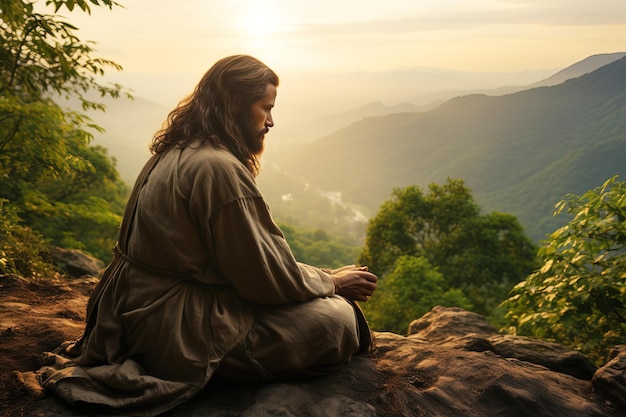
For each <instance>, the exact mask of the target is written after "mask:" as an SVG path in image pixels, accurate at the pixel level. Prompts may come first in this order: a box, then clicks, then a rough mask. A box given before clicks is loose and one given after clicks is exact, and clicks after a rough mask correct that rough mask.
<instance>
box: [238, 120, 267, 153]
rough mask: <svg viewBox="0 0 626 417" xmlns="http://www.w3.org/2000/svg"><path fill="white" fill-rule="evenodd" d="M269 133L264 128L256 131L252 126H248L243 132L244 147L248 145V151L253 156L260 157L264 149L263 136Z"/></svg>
mask: <svg viewBox="0 0 626 417" xmlns="http://www.w3.org/2000/svg"><path fill="white" fill-rule="evenodd" d="M268 131H269V129H268V128H266V127H264V128H263V129H262V130H260V131H259V130H256V128H255V127H254V126H248V127H247V129H246V130H245V132H244V135H245V137H244V139H245V141H246V145H248V150H250V153H251V154H252V155H254V156H261V154H262V153H263V150H264V149H265V140H264V139H265V134H266V133H267V132H268Z"/></svg>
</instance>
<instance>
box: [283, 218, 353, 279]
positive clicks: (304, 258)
mask: <svg viewBox="0 0 626 417" xmlns="http://www.w3.org/2000/svg"><path fill="white" fill-rule="evenodd" d="M280 228H281V230H282V231H283V233H284V234H285V238H286V239H287V242H289V246H290V247H291V250H292V251H293V254H294V256H295V258H296V259H297V260H298V261H300V262H304V263H306V264H309V265H315V266H320V267H326V268H339V267H342V266H344V265H351V264H354V263H355V260H356V258H357V255H358V253H359V250H360V248H359V247H357V246H354V245H351V244H350V243H347V242H344V241H341V240H339V239H336V238H332V237H330V236H329V235H328V233H327V232H325V231H323V230H321V229H317V230H300V229H296V228H294V227H293V226H290V225H287V224H284V223H280Z"/></svg>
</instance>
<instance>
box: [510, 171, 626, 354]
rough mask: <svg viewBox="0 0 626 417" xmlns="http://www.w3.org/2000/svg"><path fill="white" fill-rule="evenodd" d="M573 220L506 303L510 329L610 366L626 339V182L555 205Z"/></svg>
mask: <svg viewBox="0 0 626 417" xmlns="http://www.w3.org/2000/svg"><path fill="white" fill-rule="evenodd" d="M562 211H567V213H569V214H570V215H572V216H573V218H572V220H571V221H570V222H569V223H568V224H567V225H565V226H563V227H562V228H560V229H558V230H557V231H555V232H554V233H553V234H552V235H550V236H549V238H548V239H547V240H546V241H545V242H544V245H543V246H542V247H541V248H540V249H539V252H538V255H539V258H540V259H541V261H542V262H543V266H541V268H539V269H537V270H536V271H535V272H534V273H533V274H531V275H530V276H529V277H528V278H527V279H526V280H524V281H522V282H521V283H519V284H518V285H517V286H515V288H514V289H513V291H512V292H511V296H510V297H509V298H508V299H507V300H506V301H505V302H504V303H503V306H504V307H505V308H506V309H507V310H508V313H507V315H506V317H507V319H508V321H509V327H508V328H507V330H508V331H509V332H511V333H514V334H520V335H527V336H534V337H538V338H543V339H550V340H554V341H557V342H559V343H563V344H565V345H569V346H572V347H574V348H576V349H579V350H581V351H582V352H584V353H585V354H586V355H587V356H589V357H590V358H591V359H594V360H595V361H596V362H598V363H604V361H605V360H606V356H607V353H608V351H609V349H610V348H611V347H612V346H614V345H616V344H619V343H623V342H624V340H626V182H620V181H617V178H616V177H613V178H611V179H609V180H608V181H606V182H605V183H604V184H603V185H602V186H601V187H598V188H595V189H593V190H590V191H588V192H587V193H585V194H583V195H582V196H577V195H574V194H569V195H568V196H566V198H565V199H563V200H562V201H561V202H560V203H559V204H558V205H557V212H556V214H558V213H560V212H562Z"/></svg>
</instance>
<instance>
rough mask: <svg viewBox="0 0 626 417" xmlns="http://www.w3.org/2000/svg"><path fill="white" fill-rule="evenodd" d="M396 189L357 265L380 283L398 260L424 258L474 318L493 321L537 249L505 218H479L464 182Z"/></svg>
mask: <svg viewBox="0 0 626 417" xmlns="http://www.w3.org/2000/svg"><path fill="white" fill-rule="evenodd" d="M429 189H430V193H429V194H428V195H424V193H423V192H422V190H421V189H420V188H419V187H417V186H410V187H407V188H404V189H395V190H394V191H393V194H392V199H391V200H388V201H386V202H385V203H383V205H382V206H381V208H380V210H379V212H378V213H377V215H376V216H375V217H374V218H372V219H371V220H370V223H369V226H368V229H367V236H366V241H365V247H364V250H363V252H362V253H361V256H360V257H359V263H360V264H363V265H368V266H369V268H370V270H372V271H373V272H374V273H377V274H378V275H379V277H381V278H382V280H383V281H384V280H385V279H386V276H387V274H388V273H389V272H390V271H392V269H393V267H394V265H395V262H396V260H397V259H398V258H399V257H401V256H405V255H408V256H413V257H424V258H425V259H427V260H428V261H429V263H430V264H431V265H432V266H433V267H434V268H436V269H437V270H438V271H439V272H440V273H441V274H442V276H443V283H442V288H443V289H444V291H448V290H452V289H455V288H457V289H460V290H461V291H462V292H463V294H464V295H465V296H466V297H467V298H468V300H469V301H470V302H471V304H472V305H473V306H474V309H475V310H476V312H478V313H480V314H484V315H486V316H490V315H493V317H490V319H492V320H495V319H496V317H497V316H498V313H497V308H498V305H499V303H500V302H501V301H502V300H504V299H505V298H506V296H507V294H508V292H509V291H510V289H511V288H512V287H513V286H514V285H515V284H516V283H518V282H519V281H521V280H522V279H524V278H525V277H526V276H527V275H528V274H529V273H530V272H531V271H532V270H533V269H534V267H535V266H536V265H535V261H536V258H535V254H536V248H535V246H534V245H533V244H532V242H531V241H530V240H529V239H528V237H526V236H525V234H524V232H523V230H522V227H521V226H520V224H519V222H518V221H517V219H516V218H515V217H514V216H512V215H509V214H504V213H491V214H486V215H483V214H481V213H480V209H479V207H478V205H477V204H476V203H475V202H474V200H473V197H472V195H471V191H470V190H469V188H467V187H466V186H465V185H464V182H463V180H453V179H448V181H447V182H446V184H444V185H437V184H431V185H430V186H429Z"/></svg>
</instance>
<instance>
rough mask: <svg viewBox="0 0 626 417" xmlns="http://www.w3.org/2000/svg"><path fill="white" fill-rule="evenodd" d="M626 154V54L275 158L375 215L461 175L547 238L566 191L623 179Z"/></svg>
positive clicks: (359, 126) (356, 127) (358, 128)
mask: <svg viewBox="0 0 626 417" xmlns="http://www.w3.org/2000/svg"><path fill="white" fill-rule="evenodd" d="M624 154H626V58H622V59H620V60H618V61H615V62H613V63H611V64H609V65H606V66H604V67H601V68H600V69H598V70H596V71H594V72H592V73H589V74H587V75H584V76H582V77H580V78H576V79H572V80H569V81H567V82H565V83H563V84H560V85H557V86H552V87H541V88H535V89H530V90H526V91H522V92H519V93H515V94H510V95H505V96H499V97H493V96H486V95H469V96H465V97H459V98H456V99H453V100H450V101H448V102H446V103H445V104H443V105H441V106H440V107H438V108H436V109H433V110H431V111H428V112H423V113H399V114H393V115H389V116H384V117H373V118H368V119H365V120H363V121H361V122H358V123H355V124H353V125H350V126H348V127H346V128H344V129H342V130H339V131H337V132H336V133H334V134H331V135H328V136H326V137H324V138H322V139H320V140H317V141H315V142H313V143H310V144H305V145H302V146H301V147H300V148H299V149H298V150H297V151H293V150H292V151H291V152H290V153H289V154H285V153H283V154H280V155H274V158H276V161H277V163H278V164H279V165H280V166H281V167H282V168H283V169H285V170H286V171H287V172H288V173H289V174H291V175H296V176H301V177H304V178H306V179H307V180H308V181H309V182H310V183H312V184H314V185H315V186H317V187H320V188H322V189H324V190H334V191H341V192H342V195H343V198H344V200H345V201H349V202H352V203H355V204H357V205H359V206H361V207H365V208H366V209H367V210H368V211H369V212H370V213H373V212H375V211H376V209H377V208H378V206H379V205H380V203H381V202H382V201H384V200H385V199H386V198H388V197H389V195H390V193H391V191H392V189H393V188H394V187H403V186H407V185H419V186H422V187H425V186H427V185H428V184H429V183H432V182H436V183H443V182H445V181H446V178H463V179H464V180H465V181H466V184H467V185H468V186H469V187H470V188H471V189H472V190H473V193H474V195H475V197H476V200H477V202H478V203H479V204H480V205H481V206H482V207H483V209H485V210H487V211H491V210H496V211H502V212H509V213H512V214H514V215H516V216H517V217H518V218H519V219H520V221H521V223H522V224H523V226H524V227H525V228H526V230H527V232H528V234H529V235H530V236H531V237H532V238H533V239H536V240H540V239H542V238H544V237H545V235H546V234H548V233H551V232H552V231H554V230H555V228H556V227H557V226H558V225H561V224H563V223H564V219H558V218H554V217H553V215H552V214H553V210H554V205H555V204H556V203H557V202H558V201H559V200H560V199H561V198H562V197H563V196H564V195H565V194H567V193H578V194H580V193H584V192H585V191H586V190H588V189H590V188H594V187H596V186H598V185H600V184H602V183H603V182H604V181H605V180H606V179H608V178H610V177H612V176H614V175H620V176H621V177H623V176H624V174H625V172H624V171H626V164H625V163H624V158H623V155H624ZM337 167H341V174H340V175H338V172H337Z"/></svg>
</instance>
